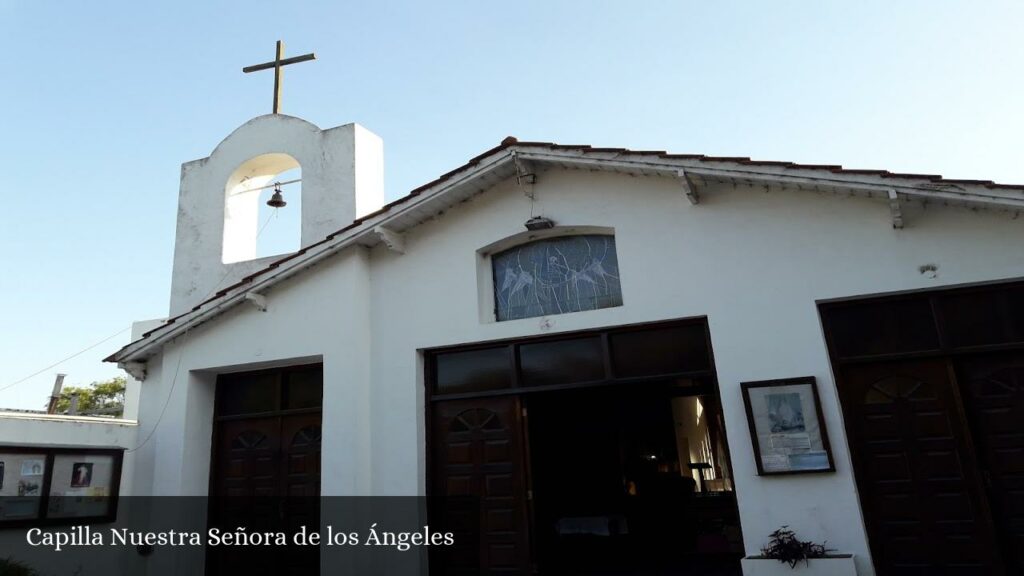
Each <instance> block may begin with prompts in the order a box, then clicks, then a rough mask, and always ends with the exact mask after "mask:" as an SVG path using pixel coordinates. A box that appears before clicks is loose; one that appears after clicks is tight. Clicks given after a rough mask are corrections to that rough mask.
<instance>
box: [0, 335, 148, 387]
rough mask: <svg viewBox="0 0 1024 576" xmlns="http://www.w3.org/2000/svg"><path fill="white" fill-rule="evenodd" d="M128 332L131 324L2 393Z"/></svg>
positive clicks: (33, 374) (10, 385) (27, 377)
mask: <svg viewBox="0 0 1024 576" xmlns="http://www.w3.org/2000/svg"><path fill="white" fill-rule="evenodd" d="M128 330H131V325H130V324H129V325H128V326H126V327H125V328H122V329H120V330H118V331H117V332H116V333H114V334H111V335H110V336H107V337H106V338H104V339H103V340H100V341H99V342H97V343H95V344H92V345H91V346H89V347H87V348H83V349H82V350H79V351H78V352H75V353H74V354H72V355H71V356H68V357H67V358H63V359H61V360H58V361H57V362H54V363H53V364H50V365H49V366H47V367H46V368H42V369H40V370H37V371H35V372H33V373H31V374H29V375H28V376H25V377H24V378H22V379H21V380H18V381H17V382H12V383H10V384H8V385H6V386H4V387H3V388H0V392H3V391H4V390H7V389H8V388H13V387H15V386H17V385H18V384H21V383H22V382H25V381H27V380H31V379H32V378H35V377H36V376H39V375H40V374H42V373H43V372H46V371H47V370H50V369H53V368H56V367H57V366H60V365H61V364H63V363H65V362H67V361H68V360H71V359H72V358H76V357H78V356H81V355H82V354H85V353H86V352H88V351H89V350H92V349H93V348H95V347H97V346H99V345H100V344H103V343H105V342H109V341H110V340H113V339H114V338H117V337H118V336H120V335H121V334H124V333H125V332H127V331H128Z"/></svg>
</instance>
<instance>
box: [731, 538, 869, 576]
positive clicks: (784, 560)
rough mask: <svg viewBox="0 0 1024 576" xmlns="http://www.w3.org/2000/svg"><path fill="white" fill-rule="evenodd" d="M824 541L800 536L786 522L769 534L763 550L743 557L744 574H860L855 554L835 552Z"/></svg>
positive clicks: (751, 575) (833, 575) (835, 575)
mask: <svg viewBox="0 0 1024 576" xmlns="http://www.w3.org/2000/svg"><path fill="white" fill-rule="evenodd" d="M833 552H835V551H834V550H832V549H831V548H827V547H826V545H825V544H817V543H815V542H811V541H804V540H800V539H799V538H797V536H796V533H795V532H793V531H792V530H790V529H789V527H788V526H783V527H781V528H779V529H778V530H776V531H774V532H772V533H771V534H770V535H769V536H768V545H767V546H765V547H764V548H761V554H759V555H757V556H747V557H746V558H744V559H743V560H742V563H743V574H744V575H745V576H792V575H793V574H794V573H797V574H799V575H800V576H810V575H812V574H827V575H829V576H857V569H856V567H855V565H854V562H853V554H833Z"/></svg>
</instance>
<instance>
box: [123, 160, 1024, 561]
mask: <svg viewBox="0 0 1024 576" xmlns="http://www.w3.org/2000/svg"><path fill="white" fill-rule="evenodd" d="M536 194H537V197H538V200H539V205H538V206H539V210H538V212H541V213H543V214H544V215H545V216H548V217H550V218H552V219H554V220H555V221H556V222H557V223H559V224H560V225H565V226H604V227H611V228H614V230H615V235H616V240H617V245H618V258H619V265H620V273H621V278H622V290H623V298H624V302H625V303H624V305H623V306H622V307H618V308H612V309H605V310H598V311H592V312H581V313H575V314H566V315H561V316H553V317H550V318H549V320H550V322H551V324H552V326H551V327H550V328H543V327H542V325H541V322H540V321H539V319H526V320H516V321H509V322H501V323H498V322H493V321H487V319H486V318H485V319H484V321H482V320H481V312H480V310H481V306H480V301H481V294H482V293H483V294H486V291H487V290H490V287H489V285H487V282H486V278H487V277H488V275H486V274H479V266H481V265H485V264H486V260H481V257H480V256H479V255H478V253H477V251H478V250H479V249H480V248H482V247H484V246H488V245H490V244H492V243H494V242H496V241H499V240H501V239H502V238H505V237H508V236H512V235H514V234H518V233H520V232H521V231H522V230H523V228H522V224H523V222H524V221H525V220H526V219H527V218H528V217H529V215H530V206H529V200H528V199H527V198H525V197H524V196H523V194H522V193H521V192H520V191H519V190H517V189H516V187H515V186H514V184H513V183H512V182H505V183H503V184H500V185H498V186H496V187H495V188H494V189H492V190H491V191H489V192H487V193H485V194H483V195H481V196H478V197H476V198H474V199H473V200H471V201H468V202H466V203H463V204H461V205H459V206H457V207H456V208H454V209H452V210H449V211H448V212H446V213H445V214H444V215H442V216H440V217H438V218H436V219H435V220H432V221H430V222H427V223H424V224H422V225H420V226H419V227H417V228H415V229H413V230H411V231H409V232H407V233H406V238H405V244H406V245H405V253H404V254H398V253H395V252H391V251H388V250H387V249H386V248H385V247H383V246H379V247H377V248H374V249H372V250H369V251H367V250H366V249H363V248H354V249H350V250H348V251H346V252H343V253H342V254H340V255H339V256H337V257H335V258H333V259H332V260H330V261H329V262H327V263H324V264H320V265H318V266H317V267H316V268H315V269H313V270H311V271H309V272H307V273H305V274H304V275H302V276H300V277H298V278H296V279H292V280H289V281H287V282H285V283H284V284H281V285H279V286H278V287H276V288H275V289H274V290H273V291H271V292H269V293H268V294H266V296H267V299H268V306H269V307H268V309H267V311H266V312H261V311H259V310H258V309H256V308H255V307H254V306H251V305H249V304H245V305H242V306H240V307H237V308H235V309H234V310H232V311H231V312H229V313H227V314H225V315H224V316H222V317H220V318H218V319H217V320H215V321H213V322H212V323H209V324H207V325H205V326H201V327H199V328H197V329H194V330H192V331H191V332H189V333H188V334H186V336H184V337H182V338H179V339H178V340H177V341H176V342H175V343H174V344H172V345H171V346H168V347H167V348H166V349H165V352H164V354H163V355H162V357H158V358H157V359H155V360H153V361H151V363H150V366H149V377H148V378H147V380H146V381H145V382H143V393H142V401H141V405H140V410H139V419H140V422H142V425H141V427H140V434H139V436H140V438H146V437H147V436H149V435H151V436H152V438H151V439H150V440H149V441H148V444H147V445H146V446H145V447H144V448H142V449H140V451H139V456H138V462H139V464H138V470H137V472H136V490H137V491H138V492H140V493H145V492H146V491H147V490H148V491H149V493H153V494H167V495H172V494H182V495H186V494H189V495H200V494H206V491H207V488H208V482H209V476H208V474H209V450H210V439H211V433H212V424H211V418H212V410H213V403H212V390H213V383H214V381H215V375H216V374H217V373H221V372H226V371H235V370H241V369H254V368H260V367H266V366H273V365H283V364H294V363H299V362H305V361H310V360H317V359H322V360H323V362H324V382H325V389H324V413H323V422H324V425H323V426H324V439H325V449H324V452H323V457H322V458H323V462H322V470H323V472H322V482H323V493H324V494H325V495H359V494H375V495H411V494H422V493H423V492H424V487H425V484H426V481H425V472H424V470H425V460H424V457H425V454H424V439H425V430H424V414H425V407H424V392H423V369H422V358H421V355H420V353H419V352H418V350H420V349H423V348H429V347H434V346H441V345H450V344H459V343H469V342H477V341H484V340H493V339H499V338H509V337H521V336H531V335H538V334H542V333H551V332H559V331H572V330H579V329H586V328H595V327H604V326H616V325H621V324H630V323H636V322H646V321H654V320H663V319H670V318H682V317H691V316H704V315H706V316H707V317H708V321H709V325H710V332H711V338H712V345H713V348H714V354H715V361H716V365H717V370H718V379H719V383H720V389H721V395H722V404H723V410H724V414H725V420H726V427H727V433H728V440H729V445H730V451H731V457H732V468H733V472H734V478H735V485H736V491H737V495H738V499H739V506H740V515H741V520H742V525H743V533H744V540H745V544H746V547H747V550H748V551H755V550H757V549H758V548H759V547H760V546H761V545H762V544H763V543H764V539H765V538H766V537H767V535H768V533H769V532H771V531H772V530H774V529H776V528H777V527H778V526H780V525H782V524H788V525H789V526H790V527H792V528H793V529H795V530H796V531H797V532H798V533H799V534H800V535H801V536H802V537H804V538H809V539H813V540H816V541H820V540H827V541H828V542H829V545H830V546H831V547H834V548H836V549H838V550H840V551H842V552H851V553H854V554H856V555H857V557H858V569H859V571H860V573H861V574H871V573H872V569H871V564H870V560H869V551H868V547H867V542H866V536H865V532H864V527H863V523H862V521H861V515H860V510H859V507H858V503H857V496H856V491H855V487H854V481H853V475H852V470H851V464H850V457H849V452H848V450H847V444H846V438H845V433H844V429H843V425H842V419H841V414H840V410H839V406H838V401H837V395H836V390H835V384H834V381H833V378H832V375H831V370H830V366H829V361H828V356H827V353H826V349H825V343H824V340H823V338H822V331H821V326H820V321H819V318H818V314H817V309H816V305H815V301H816V300H821V299H828V298H836V297H844V296H854V295H864V294H871V293H878V292H886V291H894V290H907V289H917V288H933V287H937V286H944V285H950V284H958V283H966V282H977V281H987V280H994V279H1003V278H1011V277H1019V276H1024V256H1022V255H1021V252H1020V251H1018V250H1012V249H1009V247H1010V246H1011V245H1015V243H1018V242H1019V241H1020V239H1021V237H1022V234H1024V231H1022V226H1024V224H1022V223H1021V221H1019V220H1018V221H1015V220H1013V219H1012V218H1011V217H1010V216H1008V215H1003V214H998V213H988V212H973V211H969V210H964V209H959V208H945V207H941V206H934V207H929V208H928V209H927V210H925V211H921V210H920V209H919V208H914V207H908V208H907V210H906V211H905V215H906V220H907V227H906V228H905V229H903V230H894V229H893V228H892V225H891V220H890V215H889V210H888V205H887V203H886V202H884V201H879V200H870V199H864V198H846V197H837V196H833V195H827V194H816V193H812V192H806V191H783V190H772V191H770V192H765V191H764V189H763V187H759V188H757V189H752V188H747V187H743V186H741V187H739V188H736V189H734V188H733V187H731V186H724V185H723V186H715V187H709V188H707V189H705V190H703V191H702V196H701V197H702V200H701V203H700V204H699V205H696V206H692V205H690V204H689V203H688V202H687V200H686V199H685V197H684V196H683V195H682V193H681V190H680V188H679V185H678V182H676V181H675V180H672V179H661V178H636V177H629V176H624V175H614V174H608V173H591V172H583V171H561V170H547V171H543V172H541V173H540V175H539V178H538V182H537V185H536ZM922 264H936V265H938V267H939V269H938V276H937V277H936V278H927V277H925V276H923V275H922V274H921V273H920V272H919V271H918V266H920V265H922ZM481 278H483V279H484V280H483V282H482V283H481V281H480V280H479V279H481ZM807 375H809V376H814V377H816V378H817V380H818V383H819V392H820V394H821V401H822V407H823V410H824V413H825V421H826V425H827V426H828V431H829V436H830V438H831V444H832V449H833V452H834V456H835V459H836V468H837V470H836V472H835V473H832V474H817V475H807V476H788V477H780V478H759V477H757V476H756V470H755V467H754V458H753V452H752V447H751V444H750V436H749V433H748V430H747V422H746V418H745V415H744V411H743V404H742V398H741V395H740V387H739V383H740V382H742V381H747V380H764V379H772V378H786V377H793V376H807ZM165 403H166V409H164V404H165ZM162 412H163V413H164V414H163V419H162V421H161V422H160V425H159V426H158V427H157V428H156V429H155V431H152V426H153V424H154V423H155V422H156V421H157V420H158V419H159V417H160V416H159V415H160V414H161V413H162ZM144 485H145V486H146V487H143V486H144Z"/></svg>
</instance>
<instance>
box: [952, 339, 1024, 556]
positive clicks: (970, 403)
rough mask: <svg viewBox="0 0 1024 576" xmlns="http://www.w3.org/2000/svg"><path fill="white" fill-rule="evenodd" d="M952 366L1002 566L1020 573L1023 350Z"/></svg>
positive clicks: (1023, 492) (1023, 528)
mask: <svg viewBox="0 0 1024 576" xmlns="http://www.w3.org/2000/svg"><path fill="white" fill-rule="evenodd" d="M957 372H958V380H959V382H960V389H961V390H962V394H963V400H964V407H965V409H966V412H967V416H968V420H969V421H970V424H971V434H972V436H973V439H974V445H975V447H976V452H977V456H978V464H979V466H980V468H981V471H982V474H984V478H983V480H984V484H985V487H986V489H987V491H988V495H989V499H990V501H991V507H992V515H993V519H994V521H995V523H996V527H997V528H998V534H999V540H1000V544H1001V548H1002V551H1003V555H1004V558H1005V561H1006V564H1007V569H1008V571H1009V572H1010V573H1012V574H1024V354H1022V353H1020V352H1016V353H1012V354H1001V355H993V356H985V357H977V358H970V359H968V360H965V361H963V362H961V363H960V364H959V365H958V371H957Z"/></svg>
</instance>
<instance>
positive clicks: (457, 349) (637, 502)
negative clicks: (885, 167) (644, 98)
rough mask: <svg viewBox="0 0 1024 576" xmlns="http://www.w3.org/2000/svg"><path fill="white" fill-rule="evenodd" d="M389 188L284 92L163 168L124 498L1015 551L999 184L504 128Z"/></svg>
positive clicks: (541, 530)
mask: <svg viewBox="0 0 1024 576" xmlns="http://www.w3.org/2000/svg"><path fill="white" fill-rule="evenodd" d="M296 168H301V183H299V186H291V187H288V186H286V187H284V200H289V199H290V198H294V196H297V195H298V194H301V212H302V213H301V221H302V222H301V248H300V249H299V250H298V251H297V252H295V253H292V254H286V255H281V256H277V257H271V258H259V259H258V258H256V257H255V255H256V252H255V247H256V241H257V236H258V234H259V226H260V222H259V221H258V220H259V218H258V213H259V206H260V204H259V203H260V201H259V198H260V191H261V190H264V189H265V188H266V187H268V186H272V185H273V184H274V183H275V182H276V181H277V180H278V179H279V178H278V175H279V174H281V173H284V172H287V171H289V170H294V169H296ZM383 177H384V161H383V143H382V141H381V139H380V138H379V137H377V136H376V135H374V134H373V133H372V132H370V131H369V130H367V129H365V128H363V127H361V126H359V125H356V124H348V125H345V126H340V127H336V128H330V129H320V128H318V127H317V126H315V125H313V124H311V123H309V122H307V121H305V120H302V119H299V118H295V117H290V116H285V115H280V114H273V115H267V116H261V117H258V118H254V119H253V120H251V121H249V122H247V123H246V124H244V125H243V126H241V127H240V128H238V129H237V130H235V131H234V132H233V133H232V134H230V135H229V136H228V137H227V138H226V139H224V141H222V142H221V143H220V144H218V145H217V146H216V148H214V149H213V151H212V152H211V153H210V155H209V157H207V158H203V159H200V160H195V161H192V162H187V163H185V164H183V165H182V172H181V190H180V197H179V205H178V212H177V235H176V242H175V251H174V262H173V278H172V284H171V289H170V310H169V316H168V318H169V319H168V320H166V321H163V322H161V323H159V324H156V325H152V326H150V327H149V329H148V331H145V332H144V333H140V334H139V335H138V338H137V339H136V340H134V341H133V342H131V343H130V344H129V345H127V346H125V347H124V348H123V349H121V350H119V351H117V352H116V353H114V354H112V355H111V356H110V357H109V358H108V361H110V362H116V363H117V364H118V365H119V366H120V367H122V368H123V369H124V370H126V371H127V372H128V373H129V374H130V375H131V376H132V377H133V379H134V383H133V385H137V390H138V399H137V436H136V438H135V439H134V440H133V441H132V442H131V443H130V445H129V446H128V447H129V448H133V447H136V446H137V448H136V449H134V450H133V451H132V452H131V454H130V457H126V458H125V460H124V471H123V472H122V474H130V476H131V482H130V490H128V491H124V490H122V496H130V495H154V496H209V497H210V499H209V510H208V512H207V514H208V521H209V522H210V523H214V522H220V521H227V519H234V518H240V517H246V518H249V517H248V516H245V515H246V514H249V515H251V517H252V518H257V519H259V518H261V516H260V515H261V514H264V515H266V514H269V515H270V516H275V518H277V519H278V520H281V521H287V518H286V517H287V516H288V514H290V513H291V512H290V511H281V510H277V511H271V512H266V511H260V510H257V509H256V508H257V507H255V506H254V507H252V508H251V509H247V510H241V511H239V510H238V509H237V508H234V509H229V507H228V506H224V505H221V504H219V502H221V500H220V498H221V497H225V498H226V497H231V498H236V499H237V498H243V499H244V498H249V497H252V498H259V497H283V498H290V497H316V496H319V497H331V496H338V497H343V496H345V497H347V496H427V497H434V498H438V499H439V500H440V502H441V503H440V504H437V503H431V504H430V505H429V506H428V508H429V510H428V512H427V514H426V516H427V521H429V522H430V523H431V525H432V526H434V525H437V526H446V527H448V528H449V529H450V530H451V531H452V532H454V533H455V535H456V542H455V544H454V545H453V546H451V547H431V548H430V549H429V550H428V551H425V552H424V553H423V556H422V557H421V560H422V562H426V563H427V565H428V566H427V567H424V566H420V567H419V568H416V569H417V570H420V572H411V573H426V570H427V569H428V568H429V573H430V574H524V575H525V574H541V575H563V574H564V575H568V574H741V573H746V574H748V575H752V574H764V573H775V572H766V570H774V569H777V565H779V563H778V562H777V561H775V560H756V559H753V558H751V559H748V560H745V561H743V563H742V565H741V562H740V559H741V558H743V557H753V556H757V555H758V554H760V552H761V549H762V547H764V546H765V545H766V544H767V543H768V539H769V535H770V534H771V533H772V532H773V531H775V530H777V529H779V528H780V527H782V526H787V527H788V528H789V529H792V530H794V531H795V532H796V534H797V536H798V537H799V538H801V539H803V540H811V541H814V542H818V543H822V542H824V543H825V544H826V545H827V547H828V548H829V549H831V550H833V551H834V552H835V554H839V555H845V556H843V557H842V558H836V559H831V560H829V561H830V562H831V561H834V562H835V563H834V564H830V565H824V564H822V563H823V562H825V561H824V560H822V561H814V560H812V561H811V562H812V564H811V566H815V567H816V568H813V569H808V568H804V570H805V573H835V574H854V573H855V574H860V575H871V574H879V575H887V574H925V573H927V574H999V573H1005V574H1021V573H1024V499H1022V498H1021V496H1020V495H1021V494H1022V493H1024V280H1022V278H1024V250H1022V249H1021V248H1022V246H1024V220H1022V219H1020V218H1019V214H1020V211H1021V210H1022V209H1024V186H1011V185H1000V184H995V183H992V182H989V181H980V180H979V181H973V180H971V181H968V180H949V179H943V178H941V177H939V176H934V175H922V174H898V173H891V172H887V171H882V170H849V169H844V168H842V167H840V166H828V165H799V164H793V163H788V162H768V161H756V160H750V159H748V158H721V157H706V156H700V155H682V154H670V153H665V152H661V151H633V150H625V149H618V148H594V147H590V146H576V145H558V144H552V143H545V142H524V141H517V140H516V139H514V138H507V139H505V140H504V141H502V142H501V143H500V144H499V145H498V146H496V147H495V148H492V149H490V150H486V151H483V152H482V153H481V154H480V155H479V156H476V157H475V158H473V159H471V160H469V161H468V162H467V163H466V164H464V165H462V166H459V167H456V168H454V169H453V170H451V171H450V172H447V173H445V174H444V175H443V176H441V177H439V178H438V179H436V180H434V181H432V182H429V183H426V184H424V185H423V186H421V187H419V188H417V189H415V190H413V191H411V192H409V193H408V194H407V195H405V196H403V197H401V198H399V199H398V200H395V201H392V202H390V203H385V200H384V195H383ZM299 187H300V188H301V192H299V191H298V188H299ZM293 205H294V204H293ZM289 209H294V208H293V207H292V206H284V207H281V208H279V210H282V211H284V210H289ZM10 469H11V468H10V466H9V467H8V470H10ZM90 470H91V468H90ZM8 473H10V471H9V472H8ZM78 473H79V474H80V475H82V474H84V471H81V470H79V472H78ZM95 473H96V472H94V474H95ZM79 482H81V480H79ZM445 498H451V502H450V503H446V501H445V500H444V499H445ZM455 502H457V504H456V503H455ZM282 510H283V509H282ZM288 510H292V509H290V508H289V509H288ZM301 513H302V514H305V515H306V516H304V518H306V519H307V520H308V519H309V518H312V519H313V520H314V521H316V522H320V523H328V522H329V521H330V518H329V513H328V512H327V511H326V508H324V509H321V510H319V511H317V510H313V511H310V510H309V509H307V508H303V509H302V512H301ZM239 515H241V516H239ZM162 553H163V554H164V556H163V557H164V558H170V557H171V555H173V554H177V553H178V552H176V551H174V550H169V551H167V552H163V551H161V550H159V549H158V550H157V551H156V552H155V554H154V555H153V556H152V558H153V559H156V558H159V557H160V556H161V554H162ZM181 553H182V554H184V552H181ZM190 558H191V559H190V560H187V561H181V562H185V564H182V563H181V562H178V563H175V562H167V561H161V562H150V563H149V564H146V563H145V561H140V562H141V564H139V566H143V567H144V572H145V573H146V574H162V573H182V574H184V573H189V574H201V573H204V570H205V573H206V574H221V573H225V572H223V571H222V567H223V565H218V564H217V562H218V559H217V558H215V557H214V556H210V555H206V556H195V555H193V556H191V557H190ZM261 562H264V563H265V562H270V563H271V564H273V563H274V562H278V563H279V564H274V566H273V571H274V572H268V573H303V574H313V573H322V574H332V573H336V572H335V571H334V567H332V565H331V563H330V559H329V557H328V553H327V552H324V551H317V550H316V549H314V550H313V553H312V555H309V554H307V555H306V556H305V557H303V558H298V557H294V556H288V555H280V556H278V557H276V558H274V559H271V560H267V559H266V558H263V559H261ZM288 563H294V564H288ZM171 566H173V569H172V568H171ZM183 566H187V567H188V569H187V571H186V570H185V569H184V568H183ZM218 566H221V567H220V568H218ZM263 566H264V567H267V566H268V565H267V564H263ZM295 566H302V568H301V571H294V572H288V570H297V569H296V568H295ZM204 567H205V568H204ZM783 567H784V568H785V570H787V571H789V567H788V566H783ZM141 569H142V568H140V570H141ZM172 570H173V571H172ZM807 570H810V571H809V572H808V571H807ZM318 571H319V572H318ZM249 573H254V572H249ZM353 573H358V572H353ZM381 573H398V572H381Z"/></svg>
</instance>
